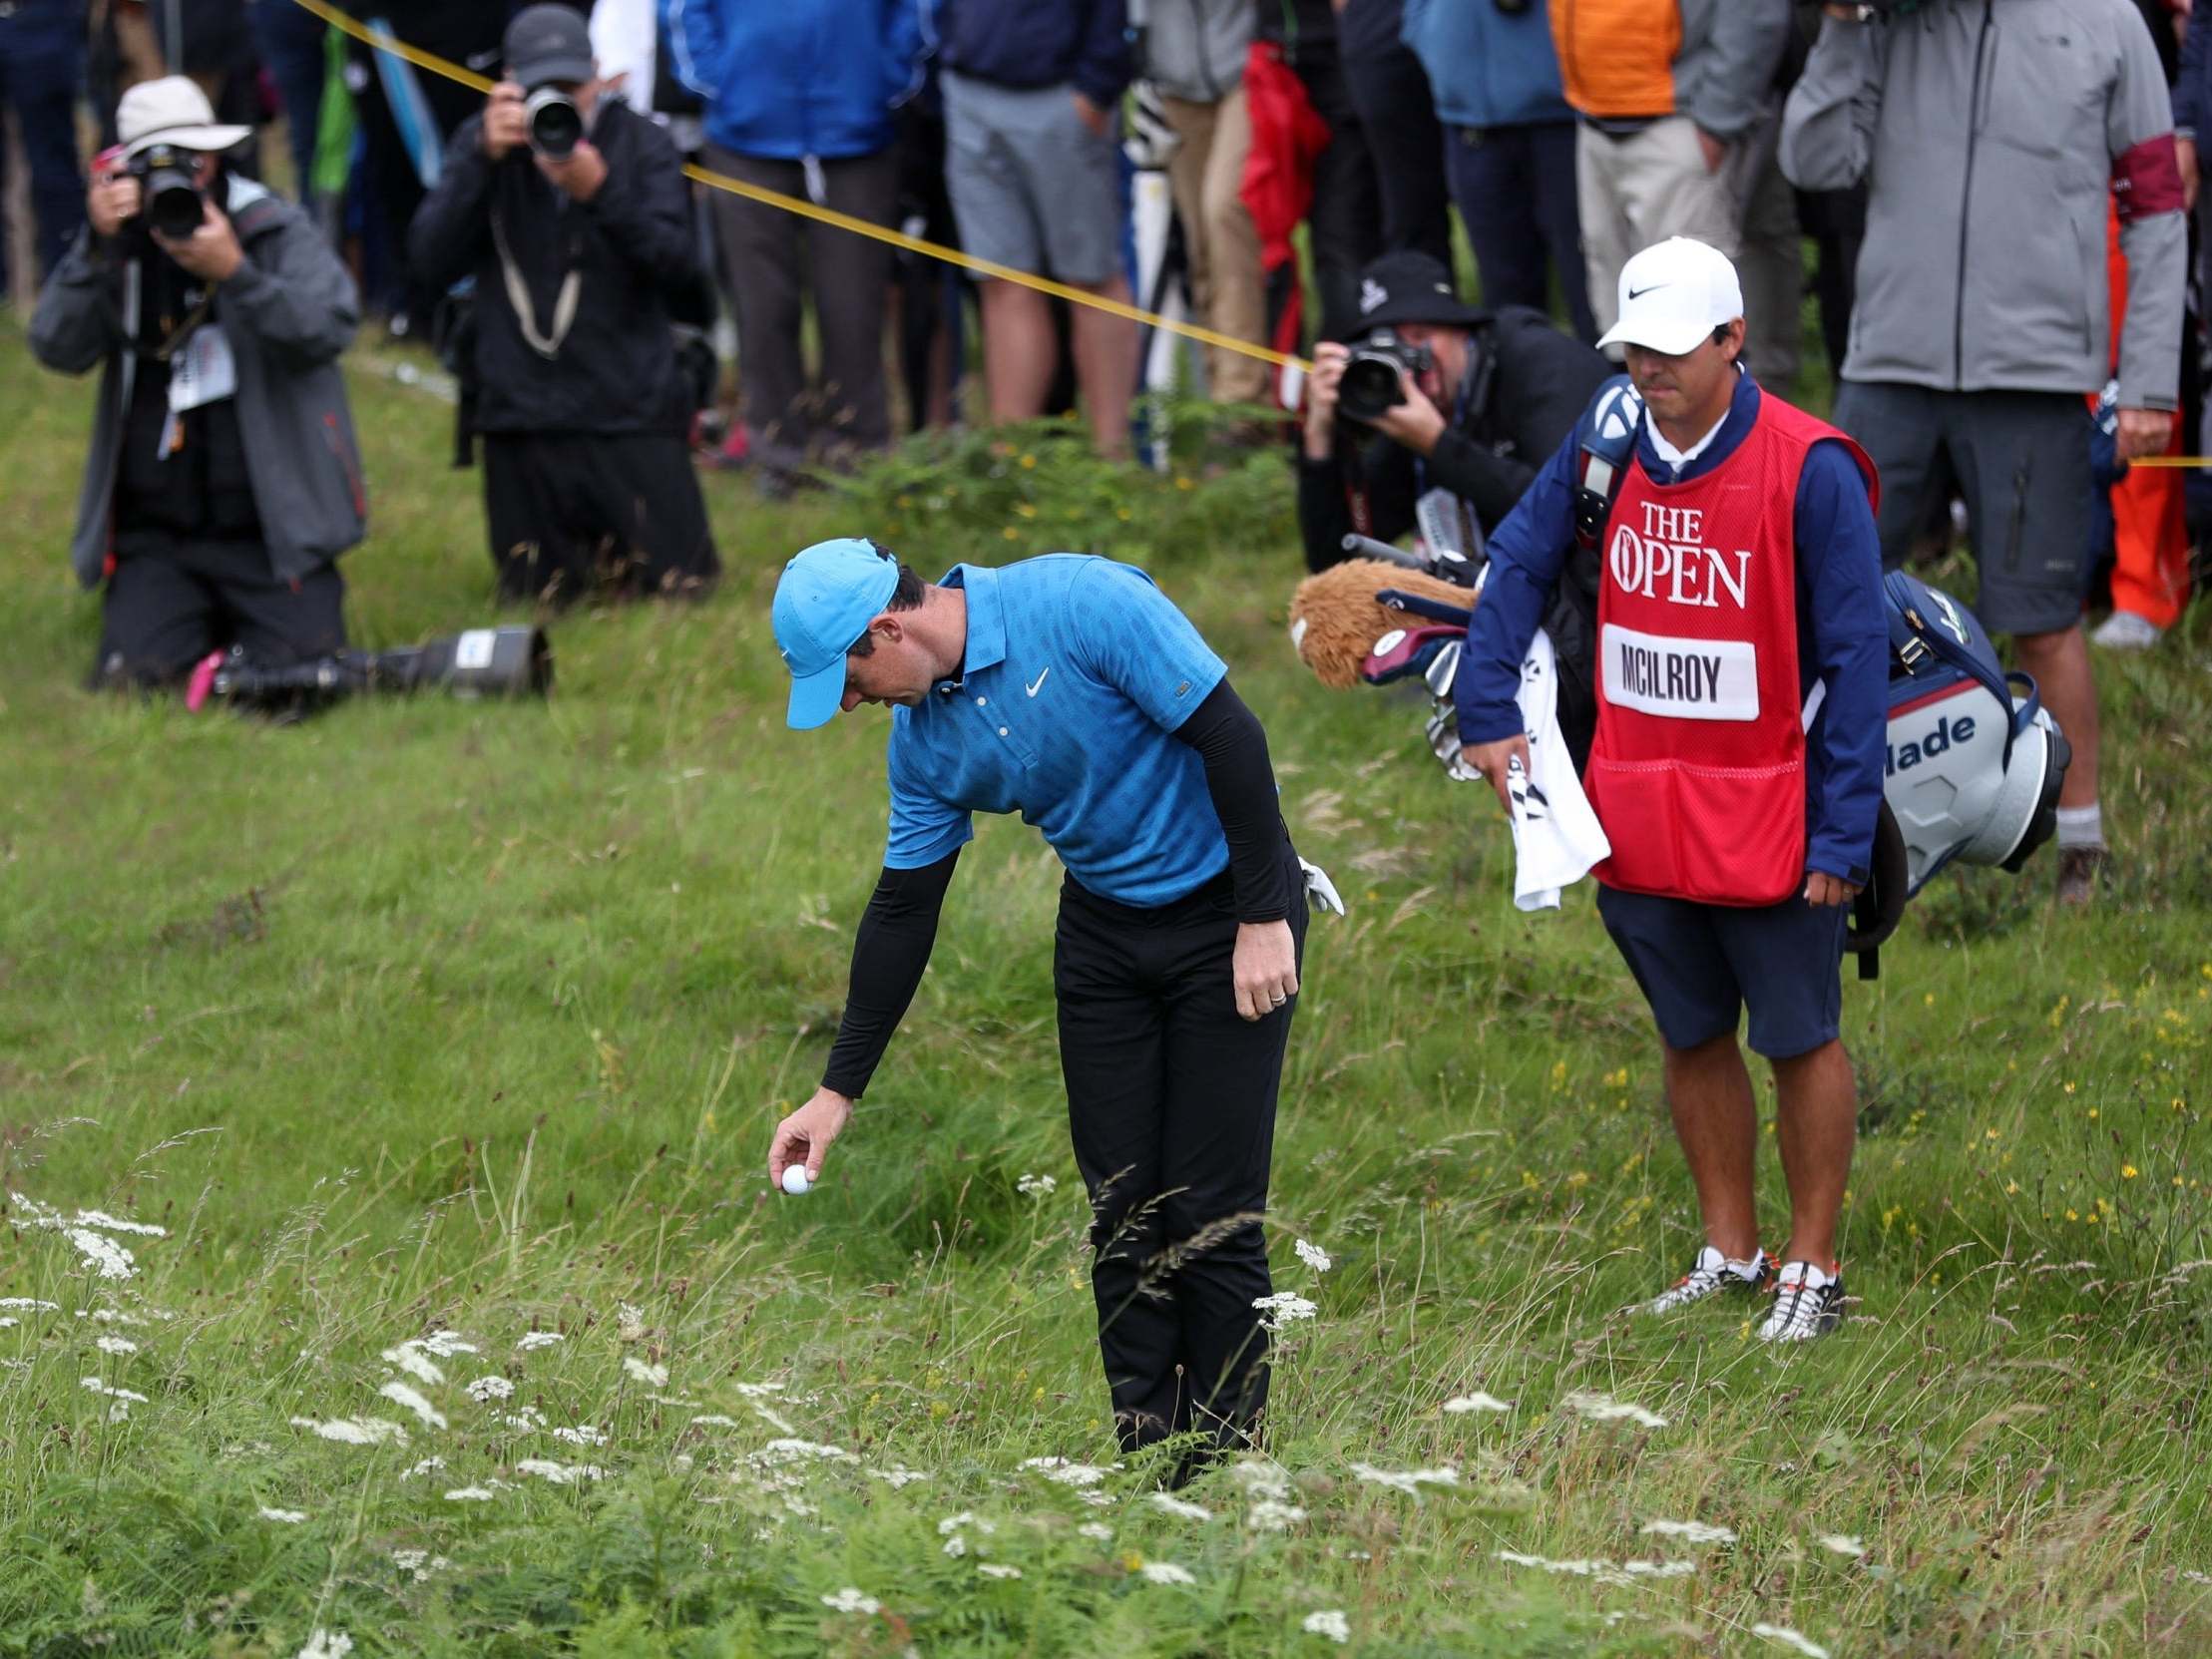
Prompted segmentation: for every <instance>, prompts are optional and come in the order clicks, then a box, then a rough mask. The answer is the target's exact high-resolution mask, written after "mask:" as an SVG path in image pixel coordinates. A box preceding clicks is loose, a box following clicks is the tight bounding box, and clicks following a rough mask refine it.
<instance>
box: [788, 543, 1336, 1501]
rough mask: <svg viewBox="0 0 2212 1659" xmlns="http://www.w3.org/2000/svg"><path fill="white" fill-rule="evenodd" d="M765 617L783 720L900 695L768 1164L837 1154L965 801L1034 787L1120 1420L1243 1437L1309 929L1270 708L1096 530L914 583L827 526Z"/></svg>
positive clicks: (1206, 1435) (814, 1162)
mask: <svg viewBox="0 0 2212 1659" xmlns="http://www.w3.org/2000/svg"><path fill="white" fill-rule="evenodd" d="M774 623H775V637H776V645H777V648H778V649H779V650H780V651H781V652H782V655H783V660H784V663H785V666H786V667H788V668H789V670H790V672H791V702H790V723H791V725H792V726H794V727H796V728H799V729H805V728H808V727H813V726H819V725H821V724H823V723H825V722H826V721H827V720H829V719H830V718H831V716H833V715H835V714H837V713H839V712H840V711H842V712H845V713H850V712H852V710H853V709H855V708H857V707H859V706H860V705H861V704H863V703H884V704H887V705H889V706H890V708H891V736H890V745H889V749H890V754H889V760H890V785H891V826H890V839H889V845H888V846H887V847H886V849H885V852H884V857H883V874H882V876H881V878H880V879H879V880H878V882H877V884H876V889H875V893H874V895H873V896H872V897H871V898H870V899H869V901H868V907H867V910H866V912H865V914H864V915H863V916H862V917H861V919H860V926H859V929H858V932H857V935H856V937H855V940H854V944H853V958H852V976H851V989H850V993H849V996H848V999H847V1001H846V1005H845V1012H844V1017H843V1019H842V1020H841V1022H840V1023H839V1026H838V1031H837V1038H836V1042H835V1045H834V1046H833V1047H832V1049H831V1051H830V1056H829V1063H828V1067H827V1069H826V1070H825V1072H824V1073H823V1077H822V1083H821V1087H820V1088H818V1089H817V1090H816V1091H815V1093H814V1095H813V1097H812V1098H811V1099H809V1100H808V1101H807V1102H806V1103H805V1104H804V1105H802V1106H800V1107H799V1109H798V1110H796V1111H794V1112H792V1113H791V1114H790V1115H789V1116H788V1117H786V1118H784V1119H783V1121H782V1122H781V1123H779V1124H777V1125H776V1129H775V1135H774V1138H773V1140H772V1141H771V1142H770V1145H769V1152H768V1178H769V1180H770V1181H771V1182H772V1183H777V1184H780V1183H781V1182H782V1180H783V1176H784V1171H785V1168H786V1166H787V1165H790V1164H793V1163H803V1164H804V1166H805V1168H806V1172H807V1176H808V1178H809V1180H811V1179H812V1178H814V1177H817V1176H819V1175H820V1173H821V1169H822V1160H823V1157H824V1156H825V1155H826V1154H827V1152H828V1150H829V1147H830V1144H831V1143H832V1142H833V1141H834V1140H836V1138H837V1137H838V1135H839V1134H840V1133H841V1132H842V1131H843V1130H844V1127H845V1124H846V1122H847V1120H848V1119H849V1118H850V1117H851V1115H852V1110H853V1102H854V1101H856V1100H857V1099H859V1098H860V1096H861V1093H862V1091H863V1090H865V1089H866V1088H867V1086H868V1080H869V1078H870V1076H871V1075H872V1074H873V1072H874V1070H875V1068H876V1063H877V1061H878V1059H879V1058H880V1057H881V1056H882V1053H883V1050H884V1046H885V1044H886V1043H888V1042H889V1041H890V1038H891V1034H892V1031H893V1030H894V1029H895V1028H896V1026H897V1025H898V1023H899V1020H900V1018H901V1017H902V1016H903V1015H904V1014H905V1012H906V1008H907V1004H908V1002H909V1001H910V1000H911V999H912V997H913V995H914V991H915V988H916V986H917V985H919V984H920V982H921V978H922V973H923V970H924V969H925V968H926V967H927V966H928V963H929V955H930V947H931V944H932V942H933V941H934V939H935V937H936V931H937V917H938V911H939V907H940V905H941V904H942V902H943V899H944V895H945V890H946V887H947V884H948V883H950V882H951V880H952V874H953V866H954V865H955V864H956V863H957V862H958V860H959V857H960V849H961V848H962V847H963V846H964V845H966V843H967V842H968V840H969V839H970V838H971V836H972V835H973V833H974V832H973V829H972V826H971V819H972V815H973V814H975V813H977V812H1019V813H1020V814H1021V815H1022V817H1023V819H1024V820H1025V821H1027V822H1029V823H1032V824H1035V825H1037V826H1038V828H1040V829H1041V830H1043V831H1044V832H1045V839H1046V840H1047V841H1048V842H1050V843H1051V844H1052V846H1053V848H1054V850H1055V851H1056V852H1058V853H1059V855H1060V858H1061V861H1062V863H1063V864H1065V865H1066V867H1067V878H1066V881H1065V882H1064V883H1063V885H1062V889H1061V899H1060V922H1059V931H1058V935H1057V938H1056V941H1055V949H1054V959H1053V990H1054V994H1055V996H1056V998H1057V1000H1058V1003H1059V1010H1060V1053H1061V1067H1062V1071H1063V1073H1064V1075H1065V1077H1066V1081H1067V1088H1068V1118H1069V1128H1070V1131H1071V1133H1072V1135H1073V1137H1074V1141H1075V1152H1076V1163H1077V1167H1078V1168H1079V1169H1080V1170H1081V1171H1082V1174H1083V1179H1084V1184H1085V1186H1086V1188H1087V1189H1088V1191H1089V1193H1090V1197H1091V1203H1092V1211H1093V1223H1092V1230H1091V1240H1092V1245H1093V1250H1094V1257H1093V1263H1092V1288H1093V1291H1094V1294H1095V1296H1096V1299H1097V1303H1098V1316H1099V1347H1100V1352H1101V1354H1102V1356H1103V1358H1104V1360H1105V1363H1106V1384H1107V1388H1108V1390H1109V1391H1110V1394H1111V1399H1112V1406H1113V1415H1114V1422H1115V1427H1116V1431H1117V1433H1118V1436H1119V1439H1120V1442H1121V1446H1122V1448H1123V1450H1124V1451H1135V1450H1137V1449H1139V1448H1142V1447H1146V1446H1150V1445H1154V1444H1157V1443H1158V1442H1160V1441H1162V1440H1165V1439H1167V1438H1169V1437H1172V1436H1177V1435H1184V1434H1191V1433H1195V1435H1196V1436H1198V1437H1199V1438H1198V1439H1196V1440H1193V1441H1190V1442H1185V1443H1184V1455H1183V1456H1181V1457H1180V1458H1179V1459H1178V1460H1177V1462H1176V1463H1175V1464H1174V1465H1172V1467H1171V1469H1170V1470H1169V1471H1168V1478H1169V1479H1170V1480H1173V1481H1176V1482H1179V1481H1180V1480H1181V1479H1183V1478H1186V1477H1187V1475H1188V1474H1189V1473H1190V1472H1191V1471H1192V1469H1193V1468H1194V1467H1195V1466H1196V1465H1197V1463H1198V1462H1200V1461H1202V1460H1203V1458H1204V1456H1205V1455H1207V1454H1210V1452H1212V1451H1213V1450H1214V1449H1216V1448H1221V1447H1231V1446H1244V1445H1249V1444H1252V1442H1253V1439H1254V1437H1255V1435H1256V1433H1257V1428H1258V1421H1259V1418H1260V1414H1261V1410H1262V1408H1263V1406H1264V1404H1265V1401H1266V1395H1267V1372H1266V1364H1265V1355H1266V1348H1267V1338H1266V1333H1265V1331H1264V1329H1263V1328H1262V1324H1261V1313H1260V1310H1258V1309H1257V1308H1255V1303H1257V1302H1259V1301H1260V1300H1261V1299H1263V1298H1265V1297H1267V1296H1269V1295H1270V1294H1271V1287H1270V1283H1269V1279H1268V1271H1267V1245H1266V1239H1265V1236H1264V1234H1263V1233H1262V1232H1261V1229H1260V1221H1259V1218H1260V1215H1261V1213H1262V1212H1263V1211H1264V1210H1265V1208H1266V1205H1267V1180H1268V1165H1269V1160H1270V1155H1271V1152H1272V1148H1273V1143H1274V1129H1275V1095H1276V1086H1277V1083H1278V1082H1279V1080H1280V1078H1281V1076H1282V1065H1283V1051H1284V1048H1285V1045H1286V1044H1287V1042H1288V1040H1289V1037H1290V1022H1291V1016H1292V1014H1293V1012H1294V1011H1295V1009H1296V1007H1297V1001H1298V976H1299V968H1300V962H1301V953H1302V948H1303V944H1304V939H1305V931H1306V876H1305V872H1304V871H1303V870H1302V869H1301V866H1300V862H1299V859H1298V856H1297V854H1296V853H1295V852H1294V851H1293V850H1292V847H1291V844H1290V835H1289V832H1288V830H1287V829H1286V828H1285V826H1284V824H1283V820H1282V814H1281V810H1280V807H1279V804H1278V801H1277V796H1276V789H1275V779H1274V774H1273V771H1272V769H1271V768H1270V766H1269V763H1268V758H1267V735H1266V733H1265V732H1264V731H1263V730H1262V729H1261V728H1260V723H1259V721H1258V720H1257V719H1256V718H1255V717H1254V716H1253V714H1252V712H1251V710H1250V709H1248V708H1246V707H1245V705H1244V703H1243V702H1242V701H1241V700H1240V699H1239V698H1238V696H1237V694H1236V692H1235V691H1234V690H1233V689H1232V688H1231V687H1230V685H1229V682H1228V677H1227V669H1226V668H1225V667H1224V666H1223V664H1222V661H1221V659H1220V658H1219V657H1218V656H1216V655H1215V654H1214V653H1213V651H1212V650H1211V649H1209V648H1208V647H1207V645H1206V642H1205V641H1204V639H1202V638H1200V637H1199V635H1198V630H1197V629H1196V628H1195V627H1193V626H1192V625H1191V624H1190V622H1189V621H1188V619H1186V618H1185V617H1184V616H1183V615H1182V613H1181V612H1180V611H1178V610H1177V609H1176V608H1175V607H1174V605H1173V604H1172V603H1170V602H1169V600H1168V599H1167V597H1166V596H1165V595H1163V594H1162V593H1161V592H1160V591H1159V590H1158V588H1156V587H1155V586H1154V585H1153V584H1152V581H1151V579H1150V578H1149V577H1147V576H1145V574H1144V573H1143V572H1141V571H1139V570H1136V569H1135V568H1134V567H1132V566H1128V565H1120V564H1115V563H1113V562H1112V561H1110V560H1106V559H1099V558H1089V557H1082V556H1078V555H1074V554H1050V555H1047V556H1045V557H1044V558H1040V559H1028V560H1024V561H1022V562H1020V563H1018V564H1014V565H1008V566H1005V567H1003V568H999V569H992V568H990V567H987V566H982V565H956V566H954V567H953V569H952V570H951V572H949V573H948V574H947V575H946V576H945V577H943V578H942V579H941V580H940V581H937V582H934V583H926V582H924V581H923V580H922V579H921V578H920V577H919V576H917V575H916V574H915V573H914V572H913V571H912V570H910V569H908V568H907V567H906V566H904V565H902V564H900V563H899V562H898V560H897V559H896V558H895V557H894V556H893V555H892V554H891V553H889V552H888V551H886V550H884V549H883V548H881V547H879V546H877V545H876V544H875V543H873V542H869V541H863V540H859V539H856V538H846V539H843V540H838V541H831V542H823V543H819V544H817V545H816V546H814V547H810V548H808V549H806V550H805V551H804V552H802V553H800V554H799V555H798V556H797V557H795V558H794V559H792V560H791V561H790V563H789V564H787V565H786V566H785V567H784V571H783V576H782V578H781V580H780V581H779V582H778V583H777V585H776V594H775V606H774ZM1315 874H1316V876H1318V872H1316V873H1315ZM1316 891H1317V892H1319V893H1322V894H1323V895H1324V902H1328V901H1329V900H1333V898H1334V894H1333V893H1328V892H1326V878H1320V885H1319V886H1318V887H1317V888H1316Z"/></svg>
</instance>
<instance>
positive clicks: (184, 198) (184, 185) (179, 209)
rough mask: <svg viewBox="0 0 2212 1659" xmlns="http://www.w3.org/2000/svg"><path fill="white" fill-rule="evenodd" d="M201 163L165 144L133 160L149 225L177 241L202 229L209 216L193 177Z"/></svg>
mask: <svg viewBox="0 0 2212 1659" xmlns="http://www.w3.org/2000/svg"><path fill="white" fill-rule="evenodd" d="M198 160H199V158H198V157H196V156H193V155H192V154H191V153H189V152H187V151H183V150H175V149H172V148H171V147H170V146H168V145H166V144H157V145H154V146H152V147H150V148H148V149H145V150H142V151H140V152H139V153H138V154H137V155H136V156H134V157H133V158H132V159H131V172H132V174H133V175H134V176H136V178H137V179H138V182H139V199H140V201H141V203H142V204H143V206H142V207H141V209H140V210H141V211H142V212H143V213H144V214H145V216H146V222H147V223H148V224H149V225H151V226H152V227H153V228H154V229H156V230H159V231H160V232H161V233H162V234H163V235H165V236H168V237H170V238H171V239H172V240H175V241H182V240H183V239H184V238H185V237H187V236H189V235H191V234H192V233H193V232H194V231H195V230H197V229H199V228H200V221H201V220H202V219H203V218H204V217H205V216H206V209H205V207H204V206H203V202H202V198H201V195H200V186H199V185H198V184H197V183H195V182H194V177H193V176H194V173H195V171H196V168H197V163H198Z"/></svg>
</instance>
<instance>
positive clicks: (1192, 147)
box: [1142, 0, 1267, 403]
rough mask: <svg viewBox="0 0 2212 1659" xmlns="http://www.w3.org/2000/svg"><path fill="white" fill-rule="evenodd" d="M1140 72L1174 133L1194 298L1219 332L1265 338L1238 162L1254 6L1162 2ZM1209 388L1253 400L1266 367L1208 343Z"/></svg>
mask: <svg viewBox="0 0 2212 1659" xmlns="http://www.w3.org/2000/svg"><path fill="white" fill-rule="evenodd" d="M1142 38H1143V40H1144V46H1145V51H1144V74H1145V78H1146V79H1147V80H1149V81H1150V82H1151V83H1152V84H1153V86H1155V87H1156V88H1158V90H1159V107H1160V111H1161V113H1162V114H1163V115H1164V116H1165V117H1166V118H1167V125H1168V126H1169V127H1170V128H1171V129H1172V130H1173V131H1174V135H1175V139H1176V144H1175V150H1174V153H1173V154H1172V155H1171V156H1170V157H1169V158H1168V161H1167V177H1168V181H1169V183H1170V186H1171V187H1172V189H1173V191H1174V196H1175V216H1176V217H1177V218H1179V219H1180V220H1181V221H1182V233H1183V248H1184V251H1185V253H1186V255H1187V257H1188V259H1189V262H1190V289H1191V298H1192V301H1193V303H1194V305H1195V308H1196V310H1197V312H1198V316H1199V318H1200V320H1201V321H1203V322H1204V323H1205V325H1206V326H1207V327H1208V328H1210V329H1212V330H1213V331H1214V332H1215V333H1217V334H1226V335H1228V336H1229V337H1230V338H1231V339H1237V340H1249V341H1251V342H1252V343H1253V344H1255V345H1264V344H1265V343H1266V341H1267V282H1266V277H1265V276H1264V275H1263V274H1262V273H1261V270H1260V261H1259V229H1258V226H1256V225H1255V224H1254V223H1253V222H1252V210H1251V209H1250V208H1249V207H1245V205H1244V161H1245V158H1246V156H1248V155H1249V154H1250V153H1251V148H1252V123H1251V117H1250V114H1249V112H1248V111H1247V110H1246V108H1245V102H1244V59H1245V55H1246V54H1247V53H1248V52H1249V51H1250V49H1251V44H1252V7H1251V0H1197V3H1195V4H1190V5H1169V6H1163V7H1161V8H1160V9H1159V10H1158V11H1156V12H1155V13H1153V15H1152V17H1151V19H1150V22H1149V24H1148V26H1147V27H1146V28H1145V30H1144V33H1143V37H1142ZM1206 388H1207V391H1208V392H1209V393H1210V394H1211V396H1212V398H1213V400H1214V401H1215V402H1216V403H1258V402H1260V401H1261V400H1262V399H1264V398H1265V397H1266V396H1267V365H1266V364H1265V363H1263V362H1261V361H1260V360H1259V359H1258V358H1256V357H1246V356H1243V355H1241V354H1240V353H1238V352H1234V351H1224V350H1222V349H1221V348H1220V347H1218V346H1214V347H1209V348H1208V350H1207V355H1206Z"/></svg>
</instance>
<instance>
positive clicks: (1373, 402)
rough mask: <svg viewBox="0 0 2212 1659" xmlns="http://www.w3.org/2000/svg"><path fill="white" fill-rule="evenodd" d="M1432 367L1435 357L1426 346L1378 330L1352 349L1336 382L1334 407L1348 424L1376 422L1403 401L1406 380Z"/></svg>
mask: <svg viewBox="0 0 2212 1659" xmlns="http://www.w3.org/2000/svg"><path fill="white" fill-rule="evenodd" d="M1435 366H1436V354H1435V353H1434V352H1432V351H1431V350H1430V349H1429V348H1428V347H1427V346H1425V345H1410V344H1408V343H1407V342H1406V341H1404V340H1401V339H1400V338H1399V337H1398V333H1397V330H1396V329H1392V328H1378V329H1376V330H1375V331H1374V332H1373V333H1372V334H1369V335H1368V336H1367V337H1366V338H1365V339H1363V340H1360V341H1357V342H1356V343H1354V345H1353V346H1352V360H1351V361H1350V362H1348V363H1346V364H1345V365H1344V377H1343V379H1341V380H1339V381H1338V382H1337V388H1336V403H1337V407H1338V408H1339V409H1341V410H1342V411H1343V412H1344V414H1345V415H1346V416H1347V417H1348V418H1349V419H1352V420H1356V421H1373V420H1378V419H1380V418H1381V417H1382V416H1383V414H1384V413H1385V412H1387V411H1389V410H1391V409H1395V408H1397V407H1398V405H1399V404H1401V403H1403V402H1405V401H1406V394H1405V385H1404V382H1405V379H1406V377H1407V376H1409V375H1411V376H1415V377H1418V376H1420V375H1423V374H1426V373H1428V371H1429V370H1430V369H1431V368H1433V367H1435Z"/></svg>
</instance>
